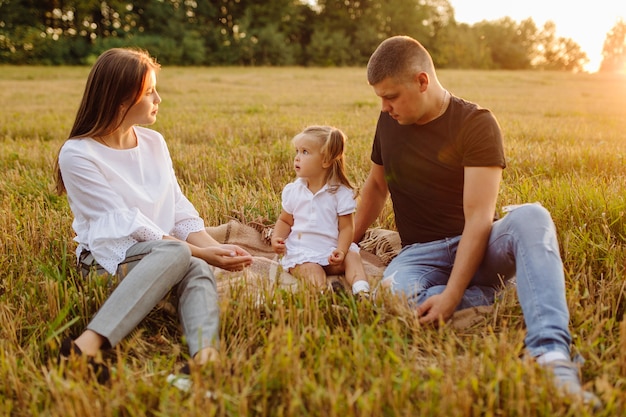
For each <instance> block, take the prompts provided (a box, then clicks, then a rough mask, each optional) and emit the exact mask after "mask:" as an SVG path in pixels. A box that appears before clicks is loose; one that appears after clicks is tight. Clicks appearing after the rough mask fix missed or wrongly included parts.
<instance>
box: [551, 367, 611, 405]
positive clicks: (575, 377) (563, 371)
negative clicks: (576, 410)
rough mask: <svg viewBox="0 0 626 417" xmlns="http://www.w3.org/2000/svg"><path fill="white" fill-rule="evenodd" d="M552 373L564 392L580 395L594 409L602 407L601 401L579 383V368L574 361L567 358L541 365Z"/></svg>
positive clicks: (557, 385)
mask: <svg viewBox="0 0 626 417" xmlns="http://www.w3.org/2000/svg"><path fill="white" fill-rule="evenodd" d="M543 366H544V367H545V368H546V369H548V370H550V371H551V372H552V374H553V375H554V384H555V385H556V387H557V388H559V389H560V390H561V391H562V392H563V393H564V394H567V395H571V396H575V397H580V398H581V399H582V400H583V403H584V404H586V405H589V406H591V407H592V408H593V409H594V411H599V410H600V409H601V408H602V402H601V401H600V399H599V398H598V397H597V396H596V395H595V394H594V393H592V392H589V391H585V390H584V389H583V387H582V385H581V383H580V375H579V368H578V365H576V364H575V363H574V362H571V361H567V360H556V361H551V362H548V363H546V364H545V365H543Z"/></svg>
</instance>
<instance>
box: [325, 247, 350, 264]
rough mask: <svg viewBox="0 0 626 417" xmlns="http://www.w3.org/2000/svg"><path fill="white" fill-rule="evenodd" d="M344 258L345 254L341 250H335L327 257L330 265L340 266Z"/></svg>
mask: <svg viewBox="0 0 626 417" xmlns="http://www.w3.org/2000/svg"><path fill="white" fill-rule="evenodd" d="M345 258H346V254H345V253H344V252H343V251H342V250H340V249H335V250H334V251H333V253H331V254H330V256H329V257H328V262H329V263H330V264H331V265H341V264H342V263H343V260H344V259H345Z"/></svg>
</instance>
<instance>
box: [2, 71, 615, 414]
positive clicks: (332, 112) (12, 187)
mask: <svg viewBox="0 0 626 417" xmlns="http://www.w3.org/2000/svg"><path fill="white" fill-rule="evenodd" d="M88 71H89V69H88V68H68V67H0V150H1V152H0V173H1V174H0V235H1V239H0V323H1V326H0V415H11V416H155V417H156V416H159V417H160V416H178V415H185V416H187V415H188V416H205V417H206V416H341V417H347V416H418V415H419V416H554V415H559V416H586V415H592V413H591V410H589V409H587V408H585V407H584V406H583V405H581V404H579V403H577V402H575V401H571V400H569V399H567V398H563V397H561V396H559V395H558V393H557V391H556V390H555V388H554V387H553V386H552V385H551V384H550V380H549V378H547V377H546V375H544V374H543V373H542V372H541V369H539V368H538V367H537V366H536V365H535V364H533V363H531V362H528V361H526V360H524V359H522V358H521V356H522V355H523V338H524V334H525V328H524V322H523V319H522V315H521V310H520V307H519V304H518V303H517V300H516V297H515V294H514V292H511V293H509V292H507V293H506V294H505V295H504V296H503V297H502V299H501V300H499V301H498V302H497V303H496V305H495V308H494V309H493V312H492V313H490V314H488V315H487V316H486V317H485V318H484V320H483V321H481V322H480V323H478V324H476V325H474V326H471V327H469V328H465V329H461V330H459V329H453V328H451V327H448V326H446V327H441V328H431V327H428V328H426V327H421V326H420V325H419V324H418V322H417V321H416V320H415V317H414V316H413V315H411V314H410V312H407V311H406V310H404V309H401V308H394V300H392V299H385V300H382V301H380V302H377V303H373V304H371V305H369V304H358V305H357V304H354V302H351V301H350V300H339V301H338V300H336V299H333V298H332V297H330V296H323V295H322V296H318V295H314V294H310V293H308V292H304V291H302V292H296V293H288V292H284V291H281V290H274V291H272V292H269V291H268V292H267V293H266V294H264V296H265V297H264V299H265V302H264V303H262V304H260V305H259V304H258V303H256V300H257V299H256V298H255V297H253V296H251V295H250V293H249V292H248V291H246V288H245V287H243V286H242V287H240V288H233V289H232V291H231V293H230V296H229V297H227V298H223V299H222V300H221V312H222V330H221V339H222V340H221V342H222V348H221V352H220V356H221V357H220V362H219V363H218V364H216V365H215V366H211V367H207V368H206V369H203V370H202V374H201V378H198V379H197V380H196V381H195V384H194V389H193V391H192V392H191V393H190V394H185V393H182V392H179V391H178V390H176V389H175V388H172V387H170V386H169V385H168V384H167V382H166V380H165V379H166V376H167V374H168V373H169V372H171V370H172V369H174V368H175V366H176V365H177V364H179V363H181V361H182V360H184V358H185V355H186V352H187V351H186V346H185V345H184V342H182V341H181V338H180V332H179V330H178V328H177V326H176V322H175V320H173V319H172V318H171V317H168V316H166V315H164V314H162V313H160V312H155V313H153V314H151V315H150V317H149V318H148V319H147V320H146V321H145V323H144V324H143V325H142V326H140V327H139V328H138V329H137V331H136V332H134V333H133V334H132V335H130V336H129V337H128V338H126V339H125V340H124V341H123V342H122V343H121V344H120V345H119V346H118V347H117V348H116V349H115V350H114V351H113V352H111V360H112V365H113V378H112V381H111V385H110V386H108V387H103V386H99V385H97V384H96V383H94V382H90V381H88V380H85V379H84V378H83V375H81V374H80V373H72V374H70V375H66V376H63V375H62V374H61V373H60V372H59V370H58V368H57V366H56V357H57V352H58V344H59V342H60V340H61V339H62V338H63V337H65V336H68V335H75V334H77V333H79V332H80V331H81V330H82V328H83V327H84V326H85V324H86V323H87V321H88V320H89V318H90V317H91V316H92V315H93V314H94V312H95V311H96V309H97V307H98V305H99V303H100V302H101V300H102V298H103V297H104V291H105V285H104V284H103V283H102V282H97V281H95V280H94V281H87V282H84V281H83V280H81V278H79V276H78V274H77V273H76V272H75V271H74V262H75V259H74V254H73V252H74V248H75V246H74V243H73V241H72V238H73V233H72V230H71V221H72V217H71V213H70V211H69V208H68V205H67V202H66V200H65V197H59V196H56V195H54V193H53V192H52V183H53V174H52V166H53V162H54V159H55V156H56V153H57V151H58V148H59V146H60V145H61V144H62V142H63V140H64V138H65V137H66V136H67V134H68V132H69V129H70V125H71V123H72V121H73V118H74V114H75V111H76V108H77V106H78V102H79V100H80V96H81V94H82V89H83V87H84V82H85V80H86V76H87V73H88ZM439 77H440V80H441V81H442V83H443V84H444V86H446V87H447V88H448V89H449V90H450V91H451V92H452V93H453V94H455V95H458V96H461V97H464V98H466V99H469V100H472V101H476V102H478V103H480V104H481V105H483V106H484V107H487V108H490V109H491V110H493V111H494V113H495V115H496V117H497V118H498V120H499V122H500V124H501V126H502V129H503V131H504V135H505V147H506V153H507V161H508V167H507V169H506V170H505V175H504V181H503V184H502V188H501V195H500V201H499V208H500V207H502V206H505V205H508V204H518V203H522V202H533V201H539V202H541V203H542V204H543V205H544V206H545V207H547V208H548V209H549V210H550V211H551V213H552V215H553V217H554V221H555V223H556V226H557V230H558V235H559V241H560V244H561V252H562V257H563V260H564V263H565V272H566V285H567V300H568V304H569V307H570V310H571V330H572V334H573V344H572V350H573V352H574V353H575V354H579V355H581V356H582V357H583V358H584V359H585V362H584V364H583V365H582V374H583V378H584V381H585V383H586V387H587V388H588V389H590V390H593V391H594V392H595V393H597V395H598V396H599V397H601V398H602V400H603V402H604V404H605V408H604V410H602V411H601V412H599V413H598V414H596V415H600V416H621V415H626V321H624V315H625V313H626V300H625V297H626V291H625V288H626V284H625V282H626V281H624V270H625V265H626V251H625V242H626V219H625V211H626V182H625V180H624V179H625V177H626V163H625V162H626V133H625V132H626V78H624V77H619V76H610V75H590V74H565V73H553V72H480V71H451V70H448V71H441V72H440V74H439ZM158 89H159V91H160V94H161V96H162V98H163V103H162V105H161V106H160V112H159V118H158V121H157V123H156V124H155V125H154V126H153V127H154V128H155V129H156V130H159V131H160V132H162V133H163V135H164V136H165V138H166V140H167V141H168V143H169V146H170V151H171V153H172V158H173V160H174V165H175V169H176V172H177V174H178V176H179V180H180V183H181V186H182V188H183V190H184V192H185V193H186V194H187V195H188V197H189V198H190V200H191V201H192V202H193V203H194V204H195V205H196V208H197V209H198V211H199V212H200V213H201V215H202V216H203V218H204V219H205V221H206V223H207V224H208V225H218V224H222V223H225V222H226V221H228V220H229V219H230V218H231V217H232V216H236V217H238V218H240V219H244V220H245V219H248V220H252V219H264V220H266V221H267V222H273V221H275V219H276V216H277V215H278V212H279V209H280V191H281V190H282V187H283V186H284V185H285V184H286V183H287V182H289V181H291V180H292V179H293V172H292V169H291V160H292V155H293V152H292V149H291V143H290V139H291V137H292V136H293V135H294V134H295V133H297V132H298V131H300V130H301V129H302V128H303V127H305V126H306V125H309V124H332V125H336V126H337V127H340V128H341V129H342V130H344V131H345V132H346V133H347V135H348V136H349V141H348V153H347V163H348V165H349V171H350V175H351V177H352V179H353V180H354V182H355V183H357V184H361V183H362V182H363V180H364V178H365V176H366V174H367V171H368V169H369V164H370V162H369V152H370V147H371V139H372V136H373V131H374V126H375V122H376V117H377V115H378V112H379V102H378V100H377V98H376V96H375V95H374V93H373V92H372V91H371V88H370V87H369V86H368V85H367V83H366V80H365V71H364V69H363V68H339V69H319V68H318V69H313V68H169V67H165V68H163V69H162V71H161V73H160V75H159V79H158ZM377 225H378V226H380V227H383V228H389V229H392V228H393V227H394V226H393V216H392V214H391V209H390V206H387V207H386V208H385V210H384V212H383V215H382V216H381V217H380V218H379V220H378V224H377ZM338 302H339V303H340V304H342V308H340V309H337V308H336V306H335V305H334V304H336V303H338ZM206 390H211V391H212V392H213V393H214V394H215V395H214V397H213V398H206V397H205V396H204V395H203V393H204V392H205V391H206Z"/></svg>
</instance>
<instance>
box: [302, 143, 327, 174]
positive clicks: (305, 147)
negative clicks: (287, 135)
mask: <svg viewBox="0 0 626 417" xmlns="http://www.w3.org/2000/svg"><path fill="white" fill-rule="evenodd" d="M294 145H295V146H296V156H295V158H294V160H293V166H294V169H295V170H296V176H298V177H299V178H315V179H319V178H322V177H323V176H324V175H325V173H326V169H328V166H329V164H328V163H326V162H324V157H323V155H322V153H321V147H322V145H321V143H320V141H319V140H318V139H316V138H312V137H310V136H302V137H299V138H297V139H296V140H295V141H294Z"/></svg>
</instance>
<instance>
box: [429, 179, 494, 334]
mask: <svg viewBox="0 0 626 417" xmlns="http://www.w3.org/2000/svg"><path fill="white" fill-rule="evenodd" d="M501 179H502V168H500V167H466V168H465V182H464V185H463V212H464V214H465V227H464V228H463V234H462V235H461V240H460V242H459V247H458V249H457V253H456V259H455V261H454V266H453V267H452V272H451V273H450V279H449V280H448V284H447V286H446V289H445V290H444V291H443V292H442V293H441V294H438V295H434V296H432V297H430V298H429V299H427V300H426V301H425V302H424V303H423V304H422V305H421V306H420V307H418V314H419V315H420V316H421V318H420V322H422V323H430V322H436V321H438V320H444V321H445V320H447V319H449V318H450V317H451V316H452V314H453V313H454V310H455V309H456V307H457V306H458V304H459V303H460V302H461V299H462V298H463V293H464V292H465V289H466V288H467V286H468V285H469V283H470V281H471V280H472V278H473V277H474V274H475V273H476V270H477V269H478V266H479V265H480V263H481V262H482V260H483V257H484V254H485V249H486V248H487V242H488V240H489V233H490V232H491V226H492V224H493V218H494V213H495V210H496V201H497V197H498V190H499V188H500V180H501Z"/></svg>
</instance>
